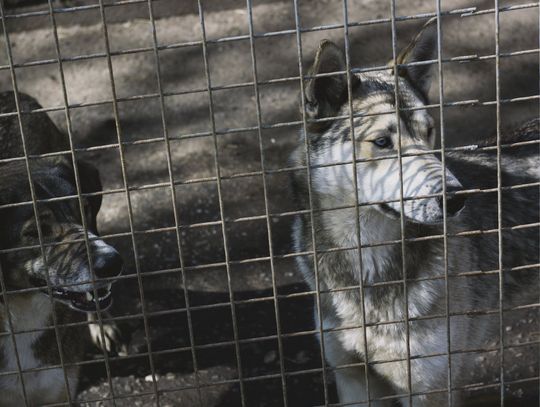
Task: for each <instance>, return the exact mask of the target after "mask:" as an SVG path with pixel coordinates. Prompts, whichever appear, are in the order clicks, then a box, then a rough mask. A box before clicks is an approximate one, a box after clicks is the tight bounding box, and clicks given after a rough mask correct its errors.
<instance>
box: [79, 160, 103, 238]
mask: <svg viewBox="0 0 540 407" xmlns="http://www.w3.org/2000/svg"><path fill="white" fill-rule="evenodd" d="M77 171H78V173H79V182H80V186H81V192H82V193H83V194H89V193H93V192H101V191H102V185H101V179H100V177H99V171H98V170H97V168H96V167H94V166H93V165H92V164H90V163H88V162H86V161H81V160H79V161H77ZM102 198H103V197H102V195H101V194H99V195H92V196H89V197H86V199H87V200H88V203H89V204H90V210H91V219H90V221H91V222H92V223H93V225H92V226H93V227H94V229H95V227H96V225H95V222H96V217H97V214H98V212H99V208H101V201H102Z"/></svg>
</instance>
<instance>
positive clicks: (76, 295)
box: [31, 244, 123, 312]
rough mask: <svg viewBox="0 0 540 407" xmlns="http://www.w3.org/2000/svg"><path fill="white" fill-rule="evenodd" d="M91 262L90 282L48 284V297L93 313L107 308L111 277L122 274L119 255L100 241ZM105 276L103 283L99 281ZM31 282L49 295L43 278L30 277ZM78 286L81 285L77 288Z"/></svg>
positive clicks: (121, 262) (81, 310)
mask: <svg viewBox="0 0 540 407" xmlns="http://www.w3.org/2000/svg"><path fill="white" fill-rule="evenodd" d="M92 263H93V264H92V266H93V270H94V274H93V275H94V277H95V279H96V281H95V282H94V284H92V281H87V282H84V283H81V284H80V285H79V286H77V285H74V286H69V287H67V286H66V287H62V286H61V284H58V283H55V285H54V286H53V287H51V294H52V297H53V298H54V299H55V300H56V301H58V302H60V303H62V304H65V305H67V306H69V307H70V308H72V309H74V310H76V311H80V312H96V311H97V310H98V309H99V310H100V311H105V310H106V309H108V308H109V307H110V306H111V305H112V302H113V299H112V292H111V287H112V283H113V282H114V280H112V279H114V278H115V277H117V276H118V275H120V274H121V273H122V266H123V261H122V257H121V256H120V254H119V253H118V252H117V251H116V250H115V249H114V248H112V247H111V246H108V245H105V244H103V246H102V247H100V248H98V249H97V250H96V251H95V252H94V253H93V255H92ZM86 267H88V266H86ZM105 279H106V280H107V281H106V282H105V281H103V280H105ZM111 280H112V281H111ZM31 283H32V284H34V285H36V286H38V287H44V286H45V288H43V289H42V292H44V293H45V294H49V290H48V289H47V288H46V286H47V282H46V281H45V280H43V279H41V278H35V277H33V278H31ZM66 285H67V283H66ZM82 287H85V288H84V289H83V290H81V288H82ZM86 287H87V288H86Z"/></svg>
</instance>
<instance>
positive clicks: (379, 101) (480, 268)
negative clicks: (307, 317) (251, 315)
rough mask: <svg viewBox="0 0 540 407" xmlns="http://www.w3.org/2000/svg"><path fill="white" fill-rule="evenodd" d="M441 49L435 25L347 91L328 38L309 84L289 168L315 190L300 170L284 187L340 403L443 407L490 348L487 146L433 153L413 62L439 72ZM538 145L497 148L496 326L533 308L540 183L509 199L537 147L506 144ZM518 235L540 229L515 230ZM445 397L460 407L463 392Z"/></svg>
mask: <svg viewBox="0 0 540 407" xmlns="http://www.w3.org/2000/svg"><path fill="white" fill-rule="evenodd" d="M436 44H437V35H436V26H435V24H434V23H433V21H430V22H429V23H428V24H426V25H425V27H423V29H422V30H421V31H420V33H419V34H418V35H417V36H416V37H415V38H414V39H413V41H412V42H411V43H410V45H409V46H407V47H406V48H405V49H404V51H403V52H401V53H400V54H399V55H398V57H397V58H396V62H397V65H393V63H391V64H389V66H388V69H386V70H381V71H378V72H361V73H356V72H351V73H350V74H349V81H350V83H349V82H348V80H347V79H348V78H347V75H346V71H347V63H346V58H345V55H344V53H343V52H342V51H341V49H340V48H339V47H338V46H336V45H335V44H334V43H332V42H330V41H328V40H324V41H322V42H321V43H320V45H319V48H318V51H317V53H316V57H315V61H314V63H313V65H312V67H311V69H310V71H309V72H308V77H307V78H306V79H305V82H304V85H305V86H304V88H303V95H301V97H303V99H304V102H303V103H302V105H303V109H302V110H303V112H304V114H305V119H306V126H305V129H303V130H302V131H301V132H300V135H299V138H298V143H297V147H296V148H295V150H294V151H293V152H292V154H291V157H290V164H291V166H293V167H298V166H300V167H301V166H304V167H306V166H308V165H309V166H310V168H309V171H310V174H311V176H310V178H309V179H308V174H307V171H294V173H293V174H292V176H291V178H292V188H293V191H294V194H295V196H296V199H297V200H298V203H299V205H301V206H302V208H310V207H311V208H312V209H313V217H312V221H313V224H312V223H311V217H309V218H308V217H305V216H304V215H296V218H295V220H294V224H293V228H292V240H293V244H294V250H295V251H296V252H298V253H300V252H302V253H303V252H308V253H309V252H313V251H316V253H317V257H316V259H315V260H314V259H313V256H307V255H302V256H297V257H296V264H297V267H298V268H299V270H301V272H302V274H303V276H304V279H305V280H306V282H307V283H308V284H309V286H310V288H311V290H313V291H315V290H316V289H319V290H320V291H321V293H320V295H319V301H318V303H319V305H320V315H319V310H318V309H317V307H316V309H315V321H316V322H315V323H316V326H317V330H318V331H319V332H320V335H319V341H320V342H321V345H323V350H324V354H325V358H326V361H327V363H328V364H329V365H330V366H331V370H332V371H334V372H335V379H336V386H337V392H338V397H339V401H340V403H342V404H343V405H347V406H361V405H362V406H364V405H365V406H367V405H368V399H369V401H370V402H371V404H370V405H372V406H390V405H394V403H396V402H399V403H401V405H403V406H408V405H410V402H412V404H413V405H414V406H447V405H449V394H448V391H447V389H448V386H449V379H451V386H452V387H453V388H454V387H456V386H457V387H459V386H460V385H463V384H462V382H463V381H466V379H465V378H466V377H467V374H468V372H470V371H472V370H473V367H474V364H475V363H476V362H475V358H474V357H473V356H472V355H474V354H472V355H471V354H470V353H463V352H462V351H464V350H472V349H478V348H482V347H485V346H486V343H488V342H490V341H492V342H495V343H496V342H497V340H499V339H500V337H499V328H500V321H499V311H498V310H499V280H498V276H499V272H498V270H499V268H500V267H499V251H498V243H499V241H498V233H497V227H498V222H497V220H498V212H497V197H498V194H497V191H496V189H497V154H496V147H493V146H496V143H495V142H493V141H491V142H490V143H486V144H483V145H480V146H477V147H471V148H469V149H462V150H457V151H448V152H446V153H445V162H446V168H444V167H443V163H442V161H441V157H439V156H437V155H436V154H434V153H433V152H432V151H431V150H433V148H434V145H435V138H436V128H435V121H434V119H433V117H432V116H431V115H430V113H429V111H428V109H427V108H424V106H426V105H427V104H428V98H427V95H428V90H429V88H430V83H431V79H432V76H433V74H432V71H433V66H434V65H435V64H421V63H418V62H421V61H431V60H435V59H436V58H437V56H436V55H437V45H436ZM396 66H397V68H396ZM344 72H345V73H344ZM394 72H395V73H396V75H394ZM331 73H335V74H334V75H332V74H331ZM325 74H326V75H325ZM317 75H319V76H317ZM396 77H397V79H396ZM396 81H397V85H398V86H397V88H398V90H397V92H396ZM349 95H350V100H349ZM350 104H351V105H352V109H353V113H354V117H353V120H352V121H353V123H352V125H351V120H350V118H349V117H350V112H349V106H350ZM396 106H399V109H400V110H399V121H398V119H397V115H396ZM344 117H345V118H344ZM322 119H325V120H322ZM398 126H399V131H400V134H401V154H400V156H399V157H398V147H397V146H398V143H399V137H398ZM353 138H354V141H352V140H353ZM538 139H539V121H538V119H536V120H533V121H531V122H530V123H528V124H526V125H525V126H523V127H522V128H520V129H518V130H517V131H516V132H514V133H512V134H510V135H508V136H506V135H505V136H503V137H502V141H501V143H502V145H503V147H501V185H502V187H503V189H502V192H501V204H502V206H501V208H502V209H501V221H502V227H503V231H502V247H503V250H502V255H501V259H500V260H501V262H502V276H503V283H502V286H503V292H502V294H501V295H502V303H503V308H504V309H505V311H504V312H503V315H504V318H505V321H506V320H508V318H510V319H511V317H512V315H513V311H510V310H507V309H510V308H512V307H516V306H519V305H527V304H536V303H538V301H539V297H538V296H539V294H538V287H539V279H538V275H539V271H538V267H537V265H538V262H539V254H538V247H539V231H538V226H537V222H538V221H539V194H538V186H537V185H536V186H533V187H529V188H525V187H524V188H517V189H510V188H507V189H504V187H509V186H512V185H518V184H528V183H535V182H538V171H539V168H540V162H539V161H540V160H539V154H538V143H536V144H535V143H534V142H533V143H530V144H529V145H522V146H515V147H511V146H509V147H504V146H505V145H507V144H511V143H515V142H520V141H534V140H538ZM353 143H354V146H353ZM490 146H491V148H489V147H490ZM306 147H307V149H306ZM353 148H354V149H355V156H356V160H357V161H356V176H355V167H354V165H353V159H354V157H355V156H354V155H353ZM306 151H309V162H308V160H307V154H308V153H307V152H306ZM400 161H401V163H400ZM334 164H335V165H334ZM400 164H401V165H400ZM400 167H401V170H400ZM401 180H402V182H401ZM308 182H310V186H311V188H310V190H311V191H310V190H309V189H308ZM355 183H356V186H357V188H356V187H355ZM443 184H446V187H445V190H446V196H445V197H444V196H443ZM401 185H402V187H401ZM490 189H491V190H490ZM467 190H474V191H473V192H475V193H463V191H467ZM481 190H490V192H489V191H488V192H479V191H481ZM469 192H471V191H469ZM402 213H403V220H402V219H401V216H402V215H401V214H402ZM445 222H446V224H447V233H448V238H447V239H443V238H442V236H443V232H444V227H443V224H444V223H445ZM535 223H536V225H534V224H535ZM522 224H533V225H534V227H523V228H517V229H511V228H512V227H513V226H517V225H522ZM357 226H358V228H357ZM402 228H403V237H404V251H403V252H402ZM490 230H491V232H488V231H490ZM471 231H472V233H471V234H468V233H467V232H471ZM474 231H484V232H477V233H474ZM312 232H313V233H315V236H312ZM459 233H461V235H459V236H457V234H459ZM359 236H360V241H361V245H362V246H364V247H362V248H361V251H359V249H358V244H359ZM437 236H438V237H437ZM430 237H432V238H430ZM383 242H389V243H386V244H383ZM445 245H446V247H447V257H446V258H445V254H444V253H445ZM403 253H404V255H403ZM445 263H446V264H447V274H446V273H445ZM535 265H536V266H535ZM518 266H530V267H529V268H527V267H521V268H522V269H520V270H516V269H515V268H516V267H518ZM533 266H534V267H533ZM464 273H470V274H471V275H464ZM404 279H405V282H406V285H405V284H404ZM446 281H448V286H447V285H446ZM447 290H448V297H447V295H446V291H447ZM447 313H449V315H450V317H448V318H447V315H448V314H447ZM407 318H408V319H409V323H408V324H406V323H405V322H404V321H405V320H406V319H407ZM447 327H449V330H450V332H448V331H447ZM364 329H365V331H364ZM536 330H537V328H536ZM495 349H499V348H498V345H495ZM449 353H450V354H451V356H449ZM365 362H367V368H366V369H364V366H365V365H364V363H365ZM449 363H450V364H451V378H449V377H448V371H449V367H448V365H449ZM368 388H369V394H368ZM385 396H386V398H385V399H382V400H381V398H383V397H385ZM450 396H451V400H450V403H451V404H452V405H454V406H459V405H461V404H462V402H463V397H462V395H461V393H460V392H459V391H452V392H451V395H450ZM377 399H379V400H377ZM340 405H341V404H340Z"/></svg>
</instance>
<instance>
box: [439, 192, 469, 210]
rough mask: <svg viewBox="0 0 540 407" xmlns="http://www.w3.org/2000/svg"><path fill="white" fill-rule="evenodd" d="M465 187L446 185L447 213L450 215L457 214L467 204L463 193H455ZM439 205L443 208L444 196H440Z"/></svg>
mask: <svg viewBox="0 0 540 407" xmlns="http://www.w3.org/2000/svg"><path fill="white" fill-rule="evenodd" d="M462 190H463V188H461V187H458V186H453V185H447V186H446V213H447V215H449V216H454V215H456V214H457V213H458V212H459V211H460V210H462V209H463V207H464V206H465V200H466V198H465V196H463V195H453V194H455V193H456V192H458V191H462ZM438 200H439V206H440V208H441V209H443V200H442V197H441V198H438Z"/></svg>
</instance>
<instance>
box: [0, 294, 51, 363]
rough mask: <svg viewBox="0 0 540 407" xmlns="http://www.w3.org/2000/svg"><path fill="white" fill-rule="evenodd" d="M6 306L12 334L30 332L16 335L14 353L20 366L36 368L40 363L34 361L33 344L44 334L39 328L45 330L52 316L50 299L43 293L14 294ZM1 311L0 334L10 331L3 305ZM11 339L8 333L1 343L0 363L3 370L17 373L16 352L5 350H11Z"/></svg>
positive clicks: (5, 309)
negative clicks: (0, 331)
mask: <svg viewBox="0 0 540 407" xmlns="http://www.w3.org/2000/svg"><path fill="white" fill-rule="evenodd" d="M8 304H9V316H10V319H11V324H12V328H13V331H15V332H21V331H32V332H27V333H23V334H17V352H18V354H19V356H20V358H21V359H20V362H21V365H22V366H21V367H22V368H23V369H29V368H33V367H36V365H39V362H38V361H37V360H36V355H35V352H34V349H33V345H34V344H35V343H36V342H37V341H38V340H39V338H40V337H41V336H43V335H44V333H45V332H47V331H43V330H41V329H44V328H45V327H46V326H48V325H49V324H50V320H51V314H52V304H51V300H50V298H49V297H48V296H46V295H44V294H42V293H29V294H17V295H15V296H10V297H9V298H8ZM1 309H2V313H1V316H0V321H1V327H2V331H3V332H10V330H11V329H10V326H9V320H8V315H7V307H6V305H5V304H2V307H1ZM10 336H11V334H9V335H7V336H4V337H3V340H2V342H1V343H3V346H2V348H3V354H4V358H3V360H2V359H0V361H2V362H3V363H2V365H3V367H6V368H8V369H11V368H13V369H15V370H16V369H17V365H16V360H15V353H14V352H13V351H6V350H7V348H10V349H11V348H12V347H13V344H12V341H11V338H10ZM12 350H13V349H12Z"/></svg>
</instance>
